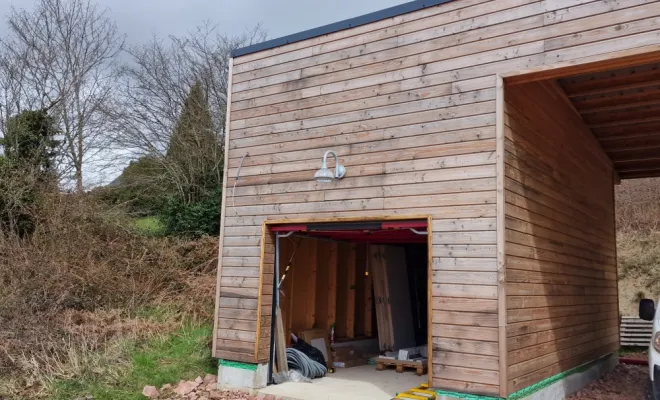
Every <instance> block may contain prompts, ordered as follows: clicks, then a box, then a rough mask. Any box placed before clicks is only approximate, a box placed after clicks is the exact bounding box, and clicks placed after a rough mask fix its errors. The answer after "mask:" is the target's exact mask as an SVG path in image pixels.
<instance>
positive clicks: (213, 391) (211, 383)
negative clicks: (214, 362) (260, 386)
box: [142, 374, 277, 400]
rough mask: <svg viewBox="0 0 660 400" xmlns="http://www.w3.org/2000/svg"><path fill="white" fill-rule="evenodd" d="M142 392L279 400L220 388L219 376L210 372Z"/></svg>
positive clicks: (177, 399)
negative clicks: (193, 378) (203, 375)
mask: <svg viewBox="0 0 660 400" xmlns="http://www.w3.org/2000/svg"><path fill="white" fill-rule="evenodd" d="M142 394H143V395H144V396H145V397H148V398H150V399H158V400H183V399H185V400H277V399H276V398H275V397H274V396H272V395H257V396H250V395H249V394H247V393H244V392H240V391H237V390H218V378H217V376H215V375H211V374H208V375H206V376H205V377H204V378H202V377H201V376H198V377H197V378H196V379H195V380H193V381H180V382H179V383H178V384H176V385H171V384H169V383H168V384H165V385H163V386H162V387H161V388H160V389H157V388H156V387H155V386H145V387H144V389H143V390H142Z"/></svg>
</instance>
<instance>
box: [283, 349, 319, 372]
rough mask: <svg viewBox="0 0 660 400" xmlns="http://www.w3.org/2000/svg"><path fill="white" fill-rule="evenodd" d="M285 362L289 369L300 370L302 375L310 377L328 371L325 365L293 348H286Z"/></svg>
mask: <svg viewBox="0 0 660 400" xmlns="http://www.w3.org/2000/svg"><path fill="white" fill-rule="evenodd" d="M286 362H287V364H288V365H289V368H290V369H295V370H297V371H300V373H301V374H302V375H303V376H305V377H307V378H310V379H314V378H319V377H321V376H325V374H326V373H327V372H328V369H327V368H326V367H324V366H323V365H321V364H320V363H318V362H316V361H314V360H312V359H311V358H309V357H308V356H307V355H306V354H305V353H303V352H302V351H300V350H297V349H294V348H288V349H286Z"/></svg>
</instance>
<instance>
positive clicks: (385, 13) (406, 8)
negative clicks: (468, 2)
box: [231, 0, 454, 57]
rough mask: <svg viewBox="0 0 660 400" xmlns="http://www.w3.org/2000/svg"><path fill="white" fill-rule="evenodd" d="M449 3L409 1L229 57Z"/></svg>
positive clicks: (274, 41)
mask: <svg viewBox="0 0 660 400" xmlns="http://www.w3.org/2000/svg"><path fill="white" fill-rule="evenodd" d="M450 1H454V0H415V1H411V2H409V3H404V4H401V5H398V6H394V7H390V8H386V9H384V10H380V11H374V12H372V13H369V14H365V15H361V16H359V17H354V18H350V19H347V20H344V21H339V22H335V23H333V24H329V25H324V26H321V27H318V28H314V29H309V30H306V31H303V32H298V33H294V34H292V35H287V36H283V37H281V38H277V39H271V40H267V41H265V42H261V43H257V44H253V45H252V46H247V47H242V48H240V49H236V50H234V51H233V52H232V53H231V56H232V57H240V56H244V55H246V54H251V53H257V52H259V51H263V50H268V49H272V48H275V47H280V46H284V45H285V44H289V43H295V42H300V41H303V40H307V39H311V38H313V37H317V36H323V35H327V34H329V33H333V32H338V31H342V30H344V29H350V28H355V27H356V26H361V25H366V24H370V23H372V22H376V21H380V20H383V19H387V18H392V17H396V16H397V15H401V14H407V13H410V12H413V11H418V10H421V9H424V8H429V7H434V6H437V5H439V4H443V3H449V2H450Z"/></svg>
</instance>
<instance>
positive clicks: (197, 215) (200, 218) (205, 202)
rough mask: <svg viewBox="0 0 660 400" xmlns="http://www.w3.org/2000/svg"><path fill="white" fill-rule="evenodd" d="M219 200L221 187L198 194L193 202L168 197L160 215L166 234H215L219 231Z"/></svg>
mask: <svg viewBox="0 0 660 400" xmlns="http://www.w3.org/2000/svg"><path fill="white" fill-rule="evenodd" d="M221 200H222V191H221V189H216V190H214V191H211V192H208V193H206V194H204V195H202V196H200V198H199V199H198V200H197V201H196V202H194V203H186V202H184V201H183V200H181V198H179V197H170V198H169V199H168V202H167V203H166V205H165V207H164V209H163V213H162V217H161V219H162V220H163V223H164V224H165V232H166V234H168V235H180V236H188V237H200V236H203V235H211V236H217V235H218V234H219V232H220V202H221Z"/></svg>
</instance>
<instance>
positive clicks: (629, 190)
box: [616, 178, 660, 316]
mask: <svg viewBox="0 0 660 400" xmlns="http://www.w3.org/2000/svg"><path fill="white" fill-rule="evenodd" d="M616 201H617V210H616V211H617V215H616V222H617V256H618V262H619V278H620V281H619V307H620V310H621V314H622V315H631V316H634V315H636V314H637V304H638V301H639V299H640V298H644V297H646V298H652V299H654V300H656V299H657V298H658V295H660V179H658V178H650V179H637V180H631V181H623V182H622V184H621V185H620V186H617V188H616Z"/></svg>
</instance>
